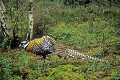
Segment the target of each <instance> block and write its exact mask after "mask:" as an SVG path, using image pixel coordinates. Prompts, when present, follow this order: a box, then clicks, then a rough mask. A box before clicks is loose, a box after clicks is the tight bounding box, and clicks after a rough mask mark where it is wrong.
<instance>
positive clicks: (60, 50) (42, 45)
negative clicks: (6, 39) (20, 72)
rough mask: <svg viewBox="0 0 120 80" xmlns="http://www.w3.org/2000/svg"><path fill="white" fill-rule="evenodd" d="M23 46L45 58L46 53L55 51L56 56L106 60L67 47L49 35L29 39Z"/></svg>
mask: <svg viewBox="0 0 120 80" xmlns="http://www.w3.org/2000/svg"><path fill="white" fill-rule="evenodd" d="M24 48H25V49H26V50H27V51H31V52H33V53H35V54H37V55H41V56H43V58H46V55H47V54H51V53H56V54H57V55H58V56H72V57H79V56H82V57H85V58H89V59H93V60H98V61H101V62H106V60H102V59H99V58H94V57H91V56H89V55H86V54H84V53H80V52H78V51H76V50H72V49H68V48H66V47H65V46H64V45H63V44H61V43H59V42H57V41H55V40H54V39H53V38H52V37H49V36H43V37H42V38H38V39H34V40H31V41H30V42H28V43H27V44H25V46H24Z"/></svg>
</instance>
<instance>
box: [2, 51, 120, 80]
mask: <svg viewBox="0 0 120 80" xmlns="http://www.w3.org/2000/svg"><path fill="white" fill-rule="evenodd" d="M6 54H8V55H2V56H0V57H1V58H0V74H1V75H0V80H23V79H26V80H84V79H85V80H93V79H96V80H98V79H101V80H104V79H107V80H112V79H116V80H117V79H119V77H120V76H119V70H118V69H119V65H117V64H110V63H103V62H98V61H92V60H88V59H80V58H77V59H74V58H66V59H64V58H59V57H57V56H56V55H52V54H51V55H48V56H49V57H47V59H46V63H45V67H43V66H42V65H43V60H42V59H41V58H40V57H39V56H35V55H34V54H31V53H28V52H26V51H24V50H20V51H16V52H14V51H10V52H9V53H6ZM118 58H119V57H118ZM118 58H116V59H114V60H117V59H118ZM108 60H109V61H112V60H113V58H111V59H109V58H108ZM113 65H115V66H113Z"/></svg>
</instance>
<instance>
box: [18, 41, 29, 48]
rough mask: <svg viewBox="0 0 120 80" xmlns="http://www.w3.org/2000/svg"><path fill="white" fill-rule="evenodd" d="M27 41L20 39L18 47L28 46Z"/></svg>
mask: <svg viewBox="0 0 120 80" xmlns="http://www.w3.org/2000/svg"><path fill="white" fill-rule="evenodd" d="M28 44H29V42H28V41H22V42H21V43H20V45H19V47H23V48H26V47H27V46H28Z"/></svg>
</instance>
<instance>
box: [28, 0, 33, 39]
mask: <svg viewBox="0 0 120 80" xmlns="http://www.w3.org/2000/svg"><path fill="white" fill-rule="evenodd" d="M28 12H29V29H30V40H31V39H32V38H33V0H29V9H28Z"/></svg>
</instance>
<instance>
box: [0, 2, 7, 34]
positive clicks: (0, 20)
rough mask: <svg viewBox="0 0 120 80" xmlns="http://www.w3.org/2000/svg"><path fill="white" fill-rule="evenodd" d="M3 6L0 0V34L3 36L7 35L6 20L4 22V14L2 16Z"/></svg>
mask: <svg viewBox="0 0 120 80" xmlns="http://www.w3.org/2000/svg"><path fill="white" fill-rule="evenodd" d="M5 11H6V10H5V6H4V4H3V2H2V0H1V1H0V28H1V31H2V35H3V36H8V34H7V26H6V22H5V16H4V12H5Z"/></svg>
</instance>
